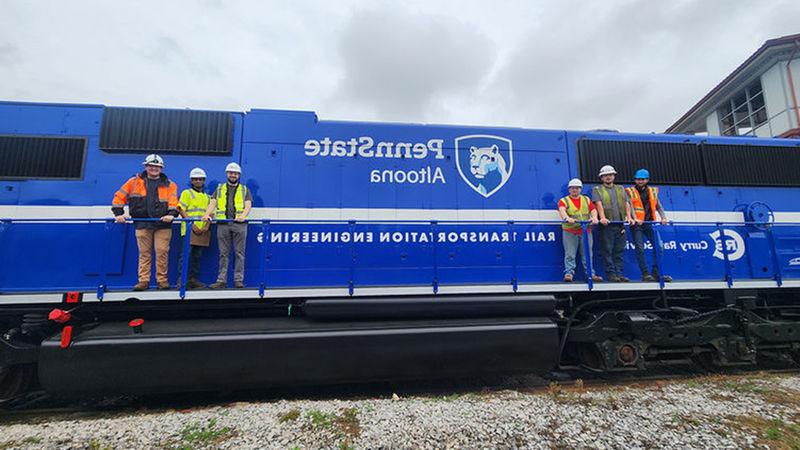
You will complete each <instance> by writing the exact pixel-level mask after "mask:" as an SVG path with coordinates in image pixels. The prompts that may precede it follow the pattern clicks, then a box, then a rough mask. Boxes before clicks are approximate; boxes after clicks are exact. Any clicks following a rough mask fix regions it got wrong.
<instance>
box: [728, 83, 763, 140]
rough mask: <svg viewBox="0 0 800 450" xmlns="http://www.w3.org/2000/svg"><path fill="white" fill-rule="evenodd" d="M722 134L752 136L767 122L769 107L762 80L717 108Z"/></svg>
mask: <svg viewBox="0 0 800 450" xmlns="http://www.w3.org/2000/svg"><path fill="white" fill-rule="evenodd" d="M717 114H718V115H719V124H720V127H719V128H720V131H721V134H722V135H724V136H748V135H750V136H752V135H755V132H756V129H757V128H758V127H760V126H762V125H764V124H765V123H767V108H766V105H765V103H764V93H763V92H762V89H761V80H760V79H758V80H756V81H754V82H752V83H751V84H750V85H748V86H747V87H746V88H744V89H743V90H742V91H740V92H738V93H737V94H736V95H734V96H732V97H731V98H730V99H728V100H727V101H725V102H723V103H722V105H720V107H719V109H717Z"/></svg>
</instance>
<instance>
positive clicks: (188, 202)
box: [178, 167, 211, 289]
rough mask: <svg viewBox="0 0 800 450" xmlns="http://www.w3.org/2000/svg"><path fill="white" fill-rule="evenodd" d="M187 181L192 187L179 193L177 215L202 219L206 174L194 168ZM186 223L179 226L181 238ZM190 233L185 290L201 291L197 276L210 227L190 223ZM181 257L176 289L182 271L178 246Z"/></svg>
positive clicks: (206, 202) (207, 200)
mask: <svg viewBox="0 0 800 450" xmlns="http://www.w3.org/2000/svg"><path fill="white" fill-rule="evenodd" d="M189 179H190V180H191V184H192V187H191V188H189V189H185V190H184V191H183V192H181V197H180V199H179V200H178V213H179V214H180V215H181V217H183V218H184V219H188V218H197V219H202V218H203V216H205V213H206V210H207V209H208V202H209V201H210V197H209V195H208V194H206V192H205V186H206V172H205V170H203V169H201V168H199V167H195V168H194V169H192V171H191V172H189ZM186 225H187V223H186V222H184V223H182V224H181V237H184V236H186V228H187V226H186ZM190 229H191V233H192V235H191V236H190V237H189V270H187V274H188V276H187V277H186V288H187V289H203V288H205V287H206V285H205V284H203V283H202V282H201V281H200V280H199V279H198V278H197V274H198V272H199V271H200V258H201V257H202V256H203V249H205V248H206V247H208V245H209V243H210V242H211V227H210V226H209V224H208V222H205V221H202V220H198V221H197V222H192V223H191V227H190ZM180 248H181V256H180V259H179V260H178V287H180V283H181V273H182V270H183V258H184V254H183V244H181V246H180Z"/></svg>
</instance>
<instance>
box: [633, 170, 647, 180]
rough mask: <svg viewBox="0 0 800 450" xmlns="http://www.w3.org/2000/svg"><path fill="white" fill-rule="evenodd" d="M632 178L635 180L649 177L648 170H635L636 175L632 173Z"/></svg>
mask: <svg viewBox="0 0 800 450" xmlns="http://www.w3.org/2000/svg"><path fill="white" fill-rule="evenodd" d="M633 178H634V179H637V180H638V179H644V178H650V172H648V171H647V169H639V170H637V171H636V175H634V176H633Z"/></svg>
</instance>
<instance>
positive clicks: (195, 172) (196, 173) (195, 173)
mask: <svg viewBox="0 0 800 450" xmlns="http://www.w3.org/2000/svg"><path fill="white" fill-rule="evenodd" d="M205 177H206V171H205V170H203V169H201V168H199V167H195V168H194V169H192V171H191V172H189V178H205Z"/></svg>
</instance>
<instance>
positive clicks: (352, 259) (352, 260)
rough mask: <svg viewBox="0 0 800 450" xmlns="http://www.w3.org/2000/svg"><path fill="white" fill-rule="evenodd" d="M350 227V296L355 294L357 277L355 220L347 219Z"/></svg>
mask: <svg viewBox="0 0 800 450" xmlns="http://www.w3.org/2000/svg"><path fill="white" fill-rule="evenodd" d="M347 223H348V225H349V228H350V281H348V283H347V292H349V293H350V296H352V295H353V293H354V292H355V282H354V281H353V280H354V278H355V272H356V268H355V265H356V244H355V239H353V235H354V231H355V225H356V221H355V220H348V221H347Z"/></svg>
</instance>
